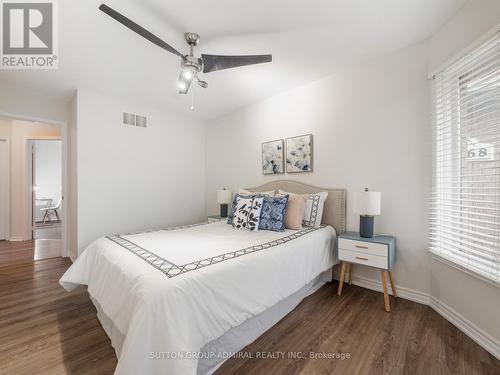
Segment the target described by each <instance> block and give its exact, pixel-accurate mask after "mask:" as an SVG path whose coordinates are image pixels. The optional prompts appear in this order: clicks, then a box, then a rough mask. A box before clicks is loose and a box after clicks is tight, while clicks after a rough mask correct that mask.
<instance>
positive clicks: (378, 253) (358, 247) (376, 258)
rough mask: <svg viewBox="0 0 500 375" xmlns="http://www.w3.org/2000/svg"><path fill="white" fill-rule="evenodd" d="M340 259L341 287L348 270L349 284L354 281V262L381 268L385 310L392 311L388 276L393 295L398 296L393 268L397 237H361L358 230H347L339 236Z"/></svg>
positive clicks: (339, 291) (340, 291)
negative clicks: (388, 291)
mask: <svg viewBox="0 0 500 375" xmlns="http://www.w3.org/2000/svg"><path fill="white" fill-rule="evenodd" d="M338 248H339V261H342V269H341V271H340V278H339V289H338V292H337V294H338V295H339V296H340V295H341V294H342V286H343V284H344V277H345V274H346V272H348V273H349V284H351V282H352V264H360V265H363V266H368V267H373V268H378V269H380V275H381V278H382V286H383V288H384V303H385V311H391V305H390V302H389V294H388V293H387V278H389V281H390V283H391V288H392V295H393V296H394V297H397V292H396V285H395V283H394V276H393V275H392V268H393V266H394V262H395V261H396V239H395V238H394V237H393V236H386V235H374V236H373V237H372V238H364V237H360V236H359V233H357V232H345V233H342V234H341V235H340V236H339V246H338ZM387 276H389V277H387Z"/></svg>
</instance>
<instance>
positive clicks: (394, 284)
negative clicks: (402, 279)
mask: <svg viewBox="0 0 500 375" xmlns="http://www.w3.org/2000/svg"><path fill="white" fill-rule="evenodd" d="M389 280H390V281H391V288H392V295H393V296H394V297H396V298H397V296H398V292H397V291H396V283H395V282H394V276H393V275H392V271H389Z"/></svg>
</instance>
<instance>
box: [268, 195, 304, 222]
mask: <svg viewBox="0 0 500 375" xmlns="http://www.w3.org/2000/svg"><path fill="white" fill-rule="evenodd" d="M281 196H283V195H281ZM305 209H306V197H304V196H303V195H300V194H290V195H289V196H288V205H287V207H286V212H285V227H287V228H289V229H302V219H303V217H304V211H305ZM261 220H262V219H261Z"/></svg>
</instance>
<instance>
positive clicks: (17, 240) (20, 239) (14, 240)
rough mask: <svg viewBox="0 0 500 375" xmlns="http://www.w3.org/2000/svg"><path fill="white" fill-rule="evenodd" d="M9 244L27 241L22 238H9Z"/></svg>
mask: <svg viewBox="0 0 500 375" xmlns="http://www.w3.org/2000/svg"><path fill="white" fill-rule="evenodd" d="M9 241H11V242H20V241H27V240H26V239H25V238H24V237H11V238H10V239H9Z"/></svg>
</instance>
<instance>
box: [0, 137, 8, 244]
mask: <svg viewBox="0 0 500 375" xmlns="http://www.w3.org/2000/svg"><path fill="white" fill-rule="evenodd" d="M9 184H10V150H9V142H8V141H7V140H5V139H0V240H6V239H7V232H8V224H9V216H10V214H9V211H10V202H9V195H10V194H9Z"/></svg>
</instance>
